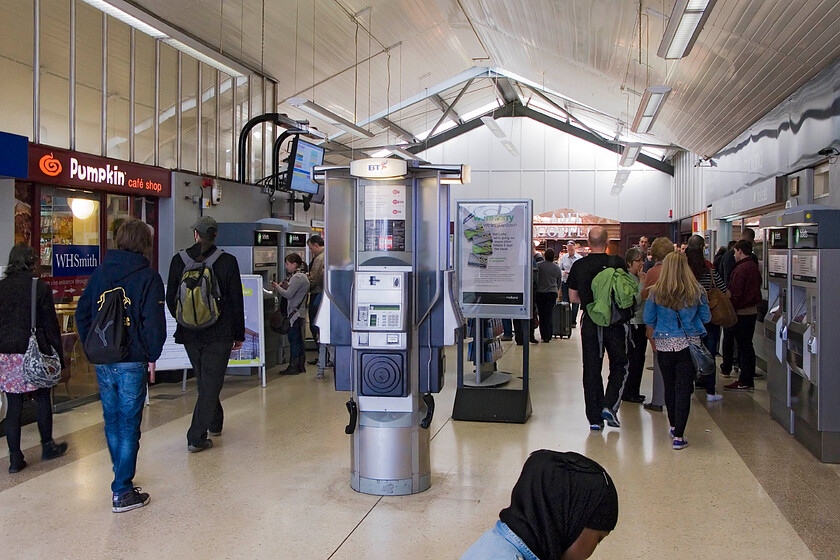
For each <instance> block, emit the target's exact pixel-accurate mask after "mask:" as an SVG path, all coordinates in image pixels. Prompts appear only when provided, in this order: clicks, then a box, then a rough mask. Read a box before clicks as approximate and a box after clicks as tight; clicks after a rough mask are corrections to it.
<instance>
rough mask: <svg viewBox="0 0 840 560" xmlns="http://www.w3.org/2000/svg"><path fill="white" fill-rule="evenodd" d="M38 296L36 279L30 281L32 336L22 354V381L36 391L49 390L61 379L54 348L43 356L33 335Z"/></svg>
mask: <svg viewBox="0 0 840 560" xmlns="http://www.w3.org/2000/svg"><path fill="white" fill-rule="evenodd" d="M37 296H38V279H37V278H33V279H32V314H31V321H30V325H31V326H32V334H30V335H29V345H28V346H27V348H26V352H25V353H24V354H23V379H24V380H25V381H26V383H28V384H29V385H32V386H33V387H35V388H38V389H49V388H50V387H54V386H56V385H57V384H58V382H59V380H60V379H61V359H60V358H59V357H58V352H56V351H55V348H52V347H50V350H51V352H50V353H49V354H43V353H42V352H41V349H40V348H39V347H38V337H37V336H36V335H35V332H36V327H37V321H36V313H35V304H36V299H37Z"/></svg>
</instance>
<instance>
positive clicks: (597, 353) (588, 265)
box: [567, 226, 633, 431]
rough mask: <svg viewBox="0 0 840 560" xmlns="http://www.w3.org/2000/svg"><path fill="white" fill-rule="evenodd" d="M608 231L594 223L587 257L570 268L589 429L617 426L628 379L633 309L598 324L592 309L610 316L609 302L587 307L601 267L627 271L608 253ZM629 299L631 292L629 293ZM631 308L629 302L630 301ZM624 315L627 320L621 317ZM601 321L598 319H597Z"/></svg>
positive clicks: (570, 284)
mask: <svg viewBox="0 0 840 560" xmlns="http://www.w3.org/2000/svg"><path fill="white" fill-rule="evenodd" d="M607 241H608V236H607V230H606V229H604V228H603V227H601V226H595V227H593V228H592V229H591V230H590V231H589V256H586V257H584V258H582V259H580V260H579V261H577V262H576V263H574V265H572V269H571V271H569V279H568V281H567V282H568V285H569V299H570V300H571V301H572V302H573V303H580V306H581V307H582V308H583V318H582V319H581V327H580V341H581V350H582V354H583V398H584V401H585V402H586V417H587V419H588V420H589V429H590V430H593V431H594V430H602V429H603V428H604V422H605V421H606V423H607V425H608V426H611V427H613V428H620V427H621V424H620V423H619V421H618V407H619V405H620V404H621V391H622V388H623V387H624V381H625V379H626V378H627V372H628V370H627V365H628V360H627V336H628V331H627V329H628V327H627V322H629V320H630V317H632V315H633V313H632V308H631V309H630V310H629V312H627V310H620V311H622V313H617V315H619V316H620V317H619V318H618V319H617V320H616V321H615V322H614V321H612V320H608V321H606V322H605V321H601V322H605V323H606V324H607V326H600V325H599V324H596V322H595V321H594V320H593V314H594V313H595V311H596V310H597V311H600V313H598V315H599V316H600V315H606V316H608V315H610V314H611V311H612V310H611V309H609V307H610V306H609V304H608V305H607V308H606V309H601V307H603V306H597V307H596V306H590V304H593V303H596V294H595V293H594V286H597V285H599V284H600V283H601V282H600V280H602V279H603V278H604V277H601V278H599V282H596V281H595V279H596V277H597V276H598V275H599V274H600V273H601V272H602V271H604V270H607V269H612V270H614V271H622V272H623V273H624V274H626V273H627V263H625V262H624V259H622V258H621V257H619V256H615V255H608V254H607ZM619 274H620V273H619ZM630 297H631V299H632V295H631V296H630ZM631 307H632V304H631ZM625 316H626V319H624V318H623V317H625ZM599 321H600V318H599ZM604 351H606V353H607V355H608V356H609V360H610V373H609V377H608V379H607V388H606V391H605V390H604V380H603V378H602V377H601V367H602V365H603V362H604Z"/></svg>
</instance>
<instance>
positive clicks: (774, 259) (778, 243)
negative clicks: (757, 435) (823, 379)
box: [760, 214, 794, 433]
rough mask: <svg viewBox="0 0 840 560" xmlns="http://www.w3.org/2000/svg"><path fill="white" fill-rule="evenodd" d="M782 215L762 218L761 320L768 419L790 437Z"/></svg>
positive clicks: (787, 237) (787, 285)
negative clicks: (764, 292) (764, 283)
mask: <svg viewBox="0 0 840 560" xmlns="http://www.w3.org/2000/svg"><path fill="white" fill-rule="evenodd" d="M780 223H781V215H780V214H776V215H772V216H767V217H765V218H762V220H761V222H760V226H761V227H762V228H764V229H765V232H766V234H765V239H766V240H767V244H768V251H767V262H766V269H765V274H766V275H767V302H768V306H767V314H766V315H765V316H764V323H763V325H764V338H763V342H764V348H763V350H764V352H763V355H764V356H765V359H766V360H767V392H768V393H769V394H770V415H771V416H772V417H773V418H775V419H776V421H777V422H779V423H780V424H781V425H782V426H784V427H785V429H786V430H788V432H790V433H793V420H794V416H793V409H792V408H791V406H790V367H789V366H788V363H787V355H786V354H787V353H786V341H785V338H786V336H787V323H788V318H789V317H790V309H789V307H788V299H789V298H788V294H790V252H791V250H790V245H789V240H790V235H789V233H790V230H789V228H786V227H780V226H779V224H780Z"/></svg>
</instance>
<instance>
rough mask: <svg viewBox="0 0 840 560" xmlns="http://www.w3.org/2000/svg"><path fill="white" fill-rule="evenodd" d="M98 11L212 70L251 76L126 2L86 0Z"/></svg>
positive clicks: (122, 0) (220, 55)
mask: <svg viewBox="0 0 840 560" xmlns="http://www.w3.org/2000/svg"><path fill="white" fill-rule="evenodd" d="M83 1H84V2H85V3H87V4H89V5H91V6H93V7H94V8H96V9H97V10H99V11H101V12H104V13H106V14H108V15H109V16H111V17H112V18H114V19H117V20H119V21H121V22H123V23H125V24H127V25H129V26H131V27H133V28H134V29H136V30H138V31H140V32H142V33H145V34H146V35H148V36H150V37H152V38H154V39H157V40H159V41H162V42H164V43H166V44H167V45H169V46H171V47H173V48H175V49H178V50H179V51H181V52H183V53H184V54H188V55H189V56H191V57H193V58H195V59H197V60H200V61H201V62H203V63H205V64H207V65H208V66H212V67H213V68H215V69H217V70H220V71H221V72H224V73H225V74H228V75H230V76H235V77H237V78H238V77H243V76H247V75H248V74H250V71H249V70H248V69H247V68H245V67H244V66H242V65H240V64H238V63H236V62H235V61H233V60H231V59H229V58H228V57H226V56H224V55H222V54H221V53H217V52H215V51H214V50H213V49H210V48H208V47H205V46H204V45H202V44H201V43H199V42H198V41H196V40H194V39H191V38H190V37H188V36H186V35H185V34H183V33H180V32H179V31H177V30H176V29H175V28H173V27H171V26H169V25H167V24H166V23H164V22H162V21H160V20H158V19H157V18H155V17H154V16H152V15H150V14H148V13H146V12H144V11H143V10H140V9H139V8H137V7H136V6H132V5H131V4H129V3H128V2H125V1H124V0H108V1H107V2H106V1H105V0H83Z"/></svg>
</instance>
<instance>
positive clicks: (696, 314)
mask: <svg viewBox="0 0 840 560" xmlns="http://www.w3.org/2000/svg"><path fill="white" fill-rule="evenodd" d="M677 313H678V312H677V311H674V310H673V309H671V308H668V307H663V306H661V305H658V304H657V303H656V298H655V296H654V297H651V298H649V299H648V300H647V303H645V324H646V325H647V326H649V327H653V337H652V338H674V337H686V336H705V335H706V328H705V327H704V326H703V325H704V324H705V323H708V322H709V321H711V320H712V312H711V311H709V302H708V301H707V300H706V294H703V295H702V297H701V299H700V303H699V304H697V305H695V306H693V307H683V308H682V309H680V310H679V318H678V317H677ZM680 323H682V326H680Z"/></svg>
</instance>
